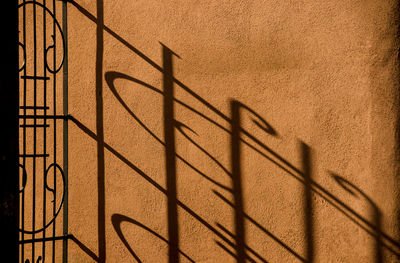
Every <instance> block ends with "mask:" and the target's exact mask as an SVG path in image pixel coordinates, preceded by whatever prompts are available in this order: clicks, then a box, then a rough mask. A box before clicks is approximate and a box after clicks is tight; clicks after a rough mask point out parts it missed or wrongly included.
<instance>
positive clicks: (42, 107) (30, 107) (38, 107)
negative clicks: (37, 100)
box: [19, 106, 50, 110]
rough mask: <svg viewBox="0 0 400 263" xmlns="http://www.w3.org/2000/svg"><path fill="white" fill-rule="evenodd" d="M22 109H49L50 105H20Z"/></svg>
mask: <svg viewBox="0 0 400 263" xmlns="http://www.w3.org/2000/svg"><path fill="white" fill-rule="evenodd" d="M19 108H20V109H26V110H45V109H46V110H48V109H50V108H49V107H44V106H21V107H19Z"/></svg>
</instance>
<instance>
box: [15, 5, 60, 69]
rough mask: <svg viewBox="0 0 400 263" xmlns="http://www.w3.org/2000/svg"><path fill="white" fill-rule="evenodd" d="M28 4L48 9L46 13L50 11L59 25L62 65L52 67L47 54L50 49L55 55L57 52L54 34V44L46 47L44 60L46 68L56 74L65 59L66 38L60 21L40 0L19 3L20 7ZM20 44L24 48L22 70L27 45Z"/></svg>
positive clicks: (57, 25) (55, 22)
mask: <svg viewBox="0 0 400 263" xmlns="http://www.w3.org/2000/svg"><path fill="white" fill-rule="evenodd" d="M27 5H36V6H39V7H41V8H43V9H44V10H45V11H46V13H48V14H49V15H50V16H51V17H52V18H53V21H54V24H55V25H56V27H57V29H58V31H59V33H60V35H61V39H62V47H63V51H62V59H61V62H60V65H58V66H57V67H56V66H55V65H54V67H55V68H53V69H52V68H51V67H50V65H49V63H48V62H47V55H48V52H49V51H50V49H52V50H53V53H54V56H55V55H56V54H55V52H54V49H55V44H54V43H55V36H54V35H51V38H52V39H53V44H52V45H50V46H48V47H47V48H46V50H45V52H44V56H45V60H44V61H45V66H46V69H47V70H48V71H50V72H51V73H53V74H55V73H57V72H59V71H60V70H61V68H62V66H63V64H64V59H65V38H64V34H63V32H62V29H61V26H60V24H59V23H58V21H57V19H56V17H55V15H54V14H53V13H52V12H51V11H50V10H49V9H48V8H47V7H46V6H44V5H43V4H41V3H39V2H34V1H26V2H24V3H22V4H20V5H18V8H20V7H23V6H27ZM19 45H20V46H21V47H22V48H23V49H24V64H23V66H22V67H21V68H20V69H19V70H20V71H21V70H22V69H23V68H24V67H25V61H26V51H25V45H24V44H22V43H19Z"/></svg>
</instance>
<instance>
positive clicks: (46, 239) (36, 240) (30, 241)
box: [18, 235, 72, 244]
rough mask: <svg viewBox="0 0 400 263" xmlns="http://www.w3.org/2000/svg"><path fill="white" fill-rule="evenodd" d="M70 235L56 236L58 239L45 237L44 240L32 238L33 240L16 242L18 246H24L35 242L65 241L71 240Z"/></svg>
mask: <svg viewBox="0 0 400 263" xmlns="http://www.w3.org/2000/svg"><path fill="white" fill-rule="evenodd" d="M71 238H72V235H65V236H58V237H45V238H34V239H26V240H20V241H18V244H26V243H35V242H46V241H53V240H66V239H71Z"/></svg>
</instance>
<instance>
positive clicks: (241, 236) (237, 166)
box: [230, 100, 246, 262]
mask: <svg viewBox="0 0 400 263" xmlns="http://www.w3.org/2000/svg"><path fill="white" fill-rule="evenodd" d="M230 104H231V105H230V107H231V115H232V120H231V129H232V136H231V168H232V183H233V198H234V202H235V208H236V209H235V220H234V222H235V232H236V233H235V238H236V252H237V257H236V259H237V262H245V260H246V254H245V229H244V211H243V194H242V178H241V176H242V171H241V162H240V161H241V160H240V159H241V148H240V129H241V128H240V124H241V119H240V105H241V104H240V102H238V101H236V100H232V101H231V102H230Z"/></svg>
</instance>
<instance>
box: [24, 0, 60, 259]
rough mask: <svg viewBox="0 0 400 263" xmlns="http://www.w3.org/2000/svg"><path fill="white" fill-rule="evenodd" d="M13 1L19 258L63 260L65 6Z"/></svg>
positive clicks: (50, 0) (42, 0)
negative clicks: (16, 28)
mask: <svg viewBox="0 0 400 263" xmlns="http://www.w3.org/2000/svg"><path fill="white" fill-rule="evenodd" d="M18 3H19V5H18V15H19V18H18V21H19V57H20V68H19V77H20V83H19V86H20V109H19V134H20V141H19V153H20V154H19V167H20V228H19V231H20V237H19V246H20V248H19V251H20V262H23V263H27V262H61V261H63V262H66V261H67V238H68V140H67V139H68V123H67V117H66V116H67V115H68V100H67V99H68V89H67V86H68V71H67V70H68V65H67V34H66V33H67V6H66V2H65V1H56V0H47V1H46V0H33V1H27V0H19V2H18Z"/></svg>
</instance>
